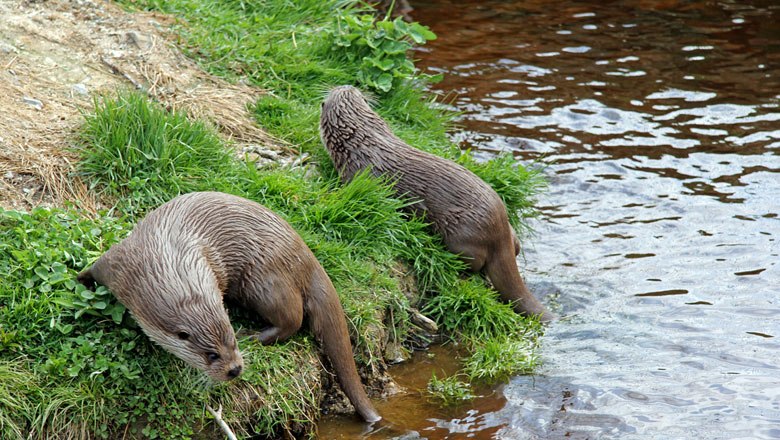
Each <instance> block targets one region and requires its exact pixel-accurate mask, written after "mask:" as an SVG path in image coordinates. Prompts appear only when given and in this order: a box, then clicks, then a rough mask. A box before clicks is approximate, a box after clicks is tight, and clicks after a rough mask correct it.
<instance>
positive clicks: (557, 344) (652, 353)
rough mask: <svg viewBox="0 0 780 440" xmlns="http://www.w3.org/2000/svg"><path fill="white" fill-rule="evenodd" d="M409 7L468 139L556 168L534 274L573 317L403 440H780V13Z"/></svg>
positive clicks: (670, 1) (764, 5)
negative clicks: (494, 394)
mask: <svg viewBox="0 0 780 440" xmlns="http://www.w3.org/2000/svg"><path fill="white" fill-rule="evenodd" d="M411 3H412V6H413V7H414V11H413V12H412V13H411V16H412V18H413V19H414V20H417V21H420V22H422V23H424V24H427V25H429V26H430V27H431V28H432V29H433V30H434V31H435V32H436V33H437V34H438V35H439V39H438V40H436V41H434V42H432V43H431V44H429V45H428V46H427V47H426V48H424V49H423V50H421V51H419V52H418V53H417V57H418V58H421V62H420V65H421V66H422V67H423V68H424V69H426V70H428V71H429V72H443V73H444V74H445V80H444V81H443V82H442V83H440V84H437V85H436V86H435V87H434V88H435V92H436V93H439V94H441V95H442V96H443V97H444V100H445V101H446V102H450V103H451V104H452V106H453V108H455V109H457V110H459V111H461V112H462V113H463V116H462V117H461V119H460V125H461V126H462V128H463V130H462V131H459V132H458V133H454V134H453V136H455V138H456V140H458V141H459V142H461V143H462V145H463V146H464V147H468V148H472V149H475V150H476V154H478V155H483V156H489V155H491V154H494V153H495V152H500V151H501V152H511V153H512V154H514V155H515V156H516V157H517V158H518V159H519V160H521V161H523V162H524V163H530V162H533V161H536V162H538V163H541V164H546V169H545V174H546V175H547V177H548V179H549V182H550V188H549V191H548V192H547V193H546V194H545V195H544V196H543V197H542V199H541V200H540V207H541V210H542V212H543V215H542V218H541V219H540V220H538V221H537V222H536V223H535V224H534V226H535V228H536V230H537V235H536V236H535V237H534V238H532V239H531V240H529V241H527V242H526V247H525V260H523V261H522V266H523V270H524V273H525V274H526V277H527V280H528V281H529V284H530V285H531V288H532V289H533V290H535V291H536V292H537V293H539V294H547V295H546V301H547V302H548V304H549V303H552V304H553V308H554V310H555V311H557V312H558V313H559V314H562V315H565V316H566V318H565V319H563V320H561V321H559V322H556V323H554V324H553V325H551V326H550V327H549V329H548V331H547V334H546V336H545V338H544V341H543V349H542V351H541V355H542V358H543V362H544V365H543V366H542V367H541V368H540V369H539V370H538V372H537V374H535V375H534V376H522V377H516V378H514V379H512V380H511V382H510V383H509V384H508V385H507V386H506V387H504V388H503V389H500V390H499V392H500V393H503V395H504V397H505V399H506V401H503V400H502V399H497V400H496V401H497V402H500V403H499V404H498V405H495V404H494V405H493V406H498V408H492V407H491V405H487V404H485V403H484V402H483V403H479V404H476V405H475V406H473V407H472V408H471V409H466V410H461V411H460V412H459V413H450V414H439V413H433V412H428V413H426V412H425V411H422V410H419V409H417V410H415V411H414V413H416V414H414V416H416V417H417V419H418V422H417V424H416V425H415V426H411V427H410V428H409V429H413V430H416V431H417V434H410V435H407V437H395V438H429V439H439V438H451V439H456V438H474V439H488V438H500V439H528V438H579V439H586V438H587V439H599V438H620V439H632V438H662V439H699V438H702V439H704V438H706V439H740V438H745V439H747V438H750V439H761V438H780V266H779V265H778V261H780V257H779V254H780V245H778V236H780V219H778V214H780V155H779V153H780V3H777V2H774V1H750V2H748V1H745V0H730V1H711V2H681V1H675V0H658V1H651V0H636V1H624V2H596V1H560V2H548V1H540V0H536V1H529V0H525V1H522V2H508V1H495V0H493V1H474V0H471V1H454V0H452V1H448V0H434V1H413V2H411ZM551 292H552V293H551ZM550 293H551V294H550ZM428 377H429V376H428ZM366 436H367V437H369V438H393V437H392V436H390V435H387V434H382V433H372V434H368V435H366ZM323 438H325V437H323ZM345 438H349V437H345Z"/></svg>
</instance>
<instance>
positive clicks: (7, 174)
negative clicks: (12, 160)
mask: <svg viewBox="0 0 780 440" xmlns="http://www.w3.org/2000/svg"><path fill="white" fill-rule="evenodd" d="M14 176H15V174H14V172H13V171H9V172H7V173H5V174H3V179H8V180H11V179H13V178H14Z"/></svg>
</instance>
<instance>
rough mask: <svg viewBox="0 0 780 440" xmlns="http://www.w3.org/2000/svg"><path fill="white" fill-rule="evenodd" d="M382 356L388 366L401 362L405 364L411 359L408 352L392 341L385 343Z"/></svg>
mask: <svg viewBox="0 0 780 440" xmlns="http://www.w3.org/2000/svg"><path fill="white" fill-rule="evenodd" d="M384 356H385V361H387V363H388V364H400V363H401V362H406V361H408V360H409V359H410V358H411V355H410V354H409V350H407V349H405V348H404V347H403V346H402V345H401V344H399V343H398V342H394V341H390V342H388V343H387V346H385V353H384Z"/></svg>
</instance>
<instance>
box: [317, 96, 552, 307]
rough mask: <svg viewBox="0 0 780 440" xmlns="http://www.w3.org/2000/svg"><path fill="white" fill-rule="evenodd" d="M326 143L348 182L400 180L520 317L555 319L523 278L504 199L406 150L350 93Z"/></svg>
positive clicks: (402, 189) (329, 125)
mask: <svg viewBox="0 0 780 440" xmlns="http://www.w3.org/2000/svg"><path fill="white" fill-rule="evenodd" d="M320 136H321V137H322V142H323V144H324V145H325V147H326V149H327V150H328V153H329V154H330V157H331V159H332V160H333V162H334V164H335V166H336V169H337V170H338V172H339V175H340V176H341V179H342V181H345V182H346V181H349V180H351V179H352V177H353V176H354V175H355V174H356V173H357V172H359V171H361V170H363V169H366V168H370V169H371V170H372V173H373V174H374V175H377V176H380V175H383V176H388V177H391V178H393V179H397V180H396V184H395V189H396V192H397V193H398V194H399V195H403V196H407V197H410V198H411V199H413V200H419V201H418V202H417V203H415V204H414V205H412V207H411V209H412V210H414V211H417V212H418V213H423V212H424V213H425V214H426V215H427V218H428V219H429V220H431V221H432V222H433V227H434V229H435V230H436V232H438V233H440V234H441V235H442V237H443V238H444V243H445V244H446V245H447V247H448V249H449V250H450V251H452V252H454V253H457V254H461V255H462V256H463V257H464V259H465V260H466V261H467V262H468V264H469V265H470V267H471V269H472V270H474V271H480V270H484V271H485V272H486V273H487V275H488V277H489V278H490V280H491V282H492V283H493V285H494V286H495V288H496V290H498V291H499V293H500V294H501V297H502V298H503V299H504V300H505V301H507V302H509V303H511V304H512V305H513V307H514V308H515V310H516V311H518V312H520V313H526V314H532V315H542V319H543V320H549V319H551V318H552V317H553V315H552V314H550V312H548V311H547V310H546V309H545V307H544V306H543V305H542V304H541V303H540V302H539V301H538V300H537V299H536V298H535V297H534V296H533V295H531V293H530V292H529V291H528V288H527V287H526V285H525V283H524V282H523V279H522V277H521V276H520V274H519V273H518V270H517V264H516V262H515V256H516V255H517V253H518V252H519V250H520V247H519V243H518V241H517V238H516V237H515V235H514V232H513V231H512V228H511V226H510V225H509V218H508V217H507V213H506V208H505V207H504V204H503V202H502V201H501V198H500V197H499V196H498V194H496V192H495V191H494V190H493V189H492V188H491V187H490V186H489V185H488V184H486V183H485V182H484V181H482V180H481V179H480V178H479V177H477V176H476V175H475V174H474V173H472V172H471V171H469V170H467V169H465V168H463V167H462V166H460V165H458V164H456V163H454V162H452V161H449V160H446V159H443V158H441V157H438V156H435V155H433V154H429V153H426V152H423V151H420V150H417V149H415V148H412V147H410V146H409V145H407V144H406V143H405V142H403V141H402V140H401V139H399V138H398V137H397V136H396V135H395V134H393V132H392V131H391V130H390V127H389V126H388V125H387V123H386V122H385V121H384V120H383V119H382V118H381V117H380V116H379V115H377V114H376V113H375V112H374V111H373V110H372V109H371V108H370V107H369V105H368V103H367V102H366V100H365V99H364V97H363V95H362V94H361V93H360V91H359V90H357V89H356V88H354V87H351V86H342V87H337V88H335V89H333V90H331V92H330V93H329V94H328V97H327V98H326V99H325V102H324V103H323V105H322V115H321V117H320Z"/></svg>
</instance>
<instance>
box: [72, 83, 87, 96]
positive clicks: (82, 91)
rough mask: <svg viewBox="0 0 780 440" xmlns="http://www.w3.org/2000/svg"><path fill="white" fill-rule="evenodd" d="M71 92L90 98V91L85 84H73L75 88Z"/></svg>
mask: <svg viewBox="0 0 780 440" xmlns="http://www.w3.org/2000/svg"><path fill="white" fill-rule="evenodd" d="M71 90H72V91H73V93H75V94H77V95H81V96H89V89H87V86H85V85H84V84H81V83H78V84H73V87H71Z"/></svg>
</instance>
